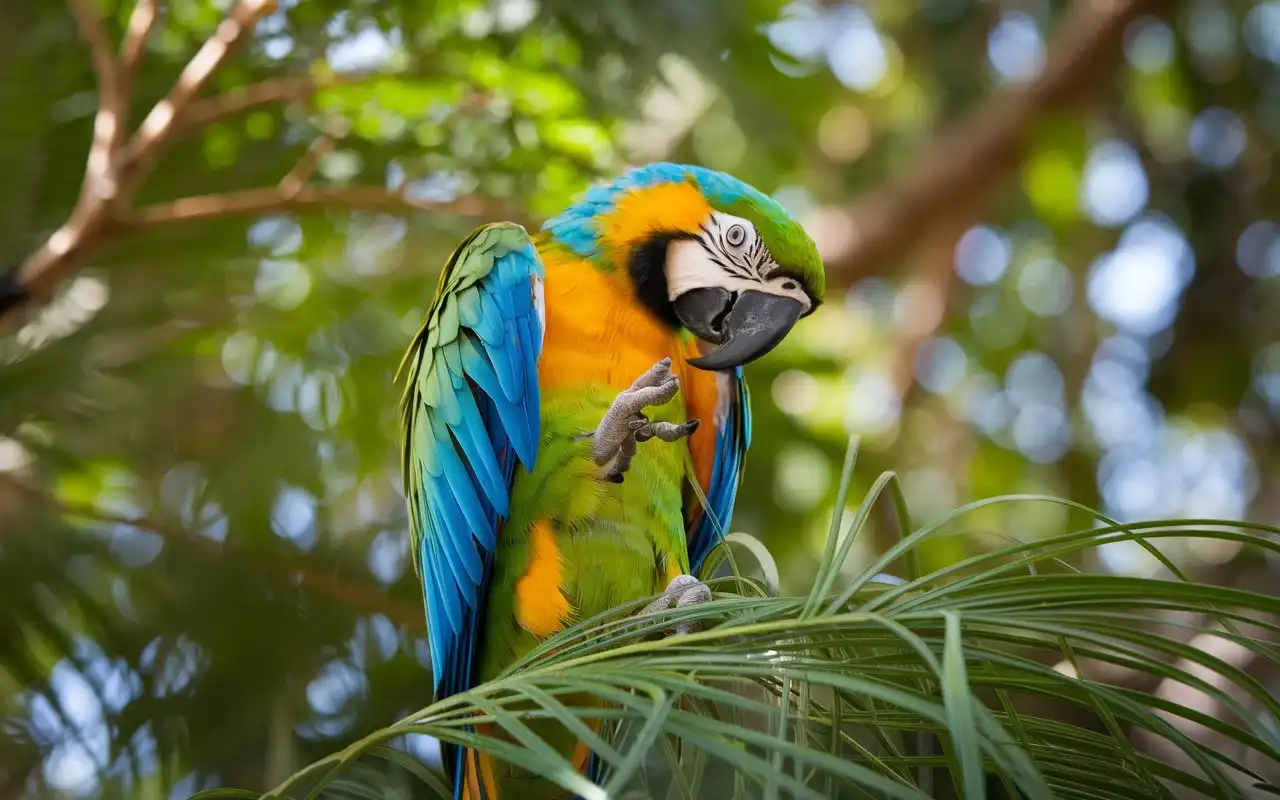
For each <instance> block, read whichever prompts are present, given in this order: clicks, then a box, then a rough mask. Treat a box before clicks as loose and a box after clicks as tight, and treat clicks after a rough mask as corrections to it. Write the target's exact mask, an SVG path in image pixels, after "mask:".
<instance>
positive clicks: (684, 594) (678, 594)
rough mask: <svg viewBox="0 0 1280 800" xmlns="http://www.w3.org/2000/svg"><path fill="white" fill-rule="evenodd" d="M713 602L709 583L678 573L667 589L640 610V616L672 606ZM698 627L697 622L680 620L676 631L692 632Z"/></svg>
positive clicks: (680, 632) (678, 632) (677, 633)
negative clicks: (708, 586)
mask: <svg viewBox="0 0 1280 800" xmlns="http://www.w3.org/2000/svg"><path fill="white" fill-rule="evenodd" d="M710 602H711V590H710V589H708V588H707V585H706V584H705V583H703V582H702V581H700V580H698V579H697V578H695V577H693V576H692V575H677V576H675V577H674V578H672V579H671V582H670V583H668V584H667V590H666V591H665V592H664V593H663V594H662V596H661V597H659V598H658V599H657V600H654V601H653V602H652V603H650V604H649V605H647V606H645V607H644V609H643V610H641V612H640V616H642V617H646V616H649V615H650V614H656V613H658V612H659V611H666V610H667V609H669V608H671V607H673V606H674V607H675V608H681V607H683V606H692V605H697V604H699V603H710ZM696 629H697V623H696V622H679V623H676V629H675V633H674V634H673V635H675V636H679V635H681V634H685V633H692V632H693V631H694V630H696Z"/></svg>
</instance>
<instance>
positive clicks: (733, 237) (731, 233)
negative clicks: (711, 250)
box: [724, 225, 747, 247]
mask: <svg viewBox="0 0 1280 800" xmlns="http://www.w3.org/2000/svg"><path fill="white" fill-rule="evenodd" d="M724 240H725V241H726V242H728V243H729V246H730V247H742V245H743V243H745V242H746V241H747V229H746V228H744V227H742V226H741V225H731V226H729V230H727V231H725V234H724Z"/></svg>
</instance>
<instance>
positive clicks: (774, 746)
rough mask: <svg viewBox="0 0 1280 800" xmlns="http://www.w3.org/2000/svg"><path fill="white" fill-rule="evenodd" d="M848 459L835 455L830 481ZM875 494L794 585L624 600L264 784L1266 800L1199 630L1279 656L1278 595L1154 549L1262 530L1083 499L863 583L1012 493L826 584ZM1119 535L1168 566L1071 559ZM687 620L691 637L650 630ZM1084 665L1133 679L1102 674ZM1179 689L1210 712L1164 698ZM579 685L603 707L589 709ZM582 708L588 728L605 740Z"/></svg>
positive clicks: (1258, 690)
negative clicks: (918, 569)
mask: <svg viewBox="0 0 1280 800" xmlns="http://www.w3.org/2000/svg"><path fill="white" fill-rule="evenodd" d="M852 465H853V458H852V452H851V454H850V458H849V459H848V460H847V462H846V465H845V466H846V468H845V473H844V477H843V485H844V487H845V488H847V485H848V483H849V479H850V475H851V473H852ZM886 491H888V492H889V493H890V494H891V495H892V497H893V499H894V502H895V506H896V508H897V509H898V516H899V522H900V523H901V524H902V526H903V530H911V528H910V526H909V523H908V520H907V517H906V513H905V506H904V505H903V503H902V500H901V493H900V491H899V490H898V488H897V481H896V478H895V477H894V476H893V475H892V474H886V475H885V476H883V477H882V478H881V479H880V480H879V481H878V482H877V483H876V484H875V486H874V488H873V490H872V492H871V493H870V494H869V495H868V496H867V497H866V498H865V499H864V500H863V502H862V504H861V506H860V507H859V509H858V512H857V514H855V515H854V517H853V519H852V522H851V529H850V530H848V531H845V532H843V533H844V535H843V536H841V535H840V534H841V533H842V532H841V531H839V530H838V527H839V526H838V525H836V526H833V530H832V535H831V537H830V541H829V546H828V547H827V550H826V553H825V557H824V559H823V561H822V564H821V566H820V569H819V571H818V575H817V576H816V579H815V581H814V586H813V590H812V591H811V592H810V593H809V594H808V595H807V596H796V597H777V596H768V595H767V594H766V593H765V592H764V590H763V589H761V588H760V586H759V585H758V584H756V583H755V582H753V581H750V580H748V579H745V578H741V577H739V576H737V575H736V574H735V575H733V576H730V577H726V578H719V579H716V580H713V581H712V583H713V588H716V589H717V590H718V591H717V596H716V599H715V600H714V601H713V602H712V603H710V604H707V605H702V606H694V607H684V608H680V609H674V610H672V611H669V612H666V613H664V614H663V615H662V616H660V617H657V616H655V617H648V618H644V619H636V618H634V617H633V616H632V615H633V614H635V612H636V611H637V609H639V608H640V607H641V606H642V605H643V601H639V602H637V603H635V604H634V605H633V606H629V607H624V608H620V609H617V610H616V611H614V612H611V613H610V614H608V615H604V616H602V617H599V618H595V619H591V620H587V621H585V622H583V623H581V624H579V625H577V626H575V627H574V628H572V629H570V630H568V631H565V632H563V633H562V634H560V635H558V636H556V637H554V638H553V639H551V640H550V641H548V642H546V643H545V645H544V646H543V647H541V648H540V649H538V650H537V651H536V652H534V653H532V654H531V655H530V656H529V657H527V658H526V659H524V660H523V661H521V662H520V663H518V664H516V665H514V666H513V667H511V668H510V669H509V670H508V671H507V672H506V673H505V674H503V675H502V676H500V677H499V678H498V679H496V680H494V681H492V682H489V683H486V684H484V685H482V686H479V687H476V688H475V689H473V690H471V691H469V692H466V693H464V694H460V695H457V696H455V697H451V698H448V699H447V700H444V701H442V702H439V703H436V704H434V705H432V706H430V707H428V708H425V709H423V710H421V711H419V712H417V713H415V714H412V715H410V716H408V717H406V718H405V719H403V720H401V721H399V722H397V723H396V724H394V725H391V726H389V727H387V728H385V729H382V730H380V731H378V732H376V733H374V734H372V735H370V736H368V737H366V738H364V739H363V740H361V741H359V742H357V743H355V744H354V745H352V746H350V747H348V748H346V749H345V750H342V751H341V752H338V753H335V754H333V755H331V756H330V757H328V758H326V759H324V760H322V761H320V762H317V763H315V764H313V765H311V766H310V767H308V768H307V769H306V770H304V771H302V772H301V773H298V774H297V775H294V776H293V777H291V778H290V779H289V780H287V781H286V782H285V783H283V784H282V785H280V786H279V787H277V788H276V789H275V790H273V792H271V793H270V794H271V795H272V796H279V797H304V796H318V795H319V794H320V793H325V792H337V793H338V794H350V793H351V791H352V779H351V777H350V775H351V773H350V768H352V767H354V766H355V762H356V760H357V759H358V758H360V757H361V756H367V755H373V756H381V757H382V758H383V759H386V760H390V761H392V762H393V763H398V764H399V765H400V766H401V767H403V768H404V770H405V771H407V772H409V773H410V774H416V775H419V776H420V777H421V779H422V781H423V783H424V785H425V786H426V787H428V788H429V789H432V790H434V791H435V792H436V793H445V792H446V791H447V790H446V787H445V784H444V781H442V780H441V778H440V777H439V776H437V775H435V774H433V773H431V772H429V771H427V770H426V769H425V768H424V767H423V766H422V765H421V764H419V763H418V762H417V761H415V760H414V759H413V758H411V757H410V756H408V755H407V754H406V753H404V752H402V751H401V750H400V749H397V748H398V743H399V742H401V741H402V740H403V739H404V737H406V736H407V735H411V734H425V735H428V736H432V737H435V738H437V739H439V740H440V741H442V742H449V743H453V744H458V745H463V746H466V747H471V748H475V749H478V750H481V751H484V752H487V753H490V754H492V755H494V756H495V757H497V758H500V759H504V760H508V761H511V762H513V763H515V764H518V765H520V766H522V767H524V768H526V769H529V770H532V771H535V772H537V773H539V774H541V775H544V776H546V777H547V778H549V779H551V780H553V781H555V782H557V783H558V784H559V785H561V786H563V787H564V788H565V789H566V790H569V791H571V792H574V793H576V794H577V795H579V796H581V797H584V798H604V797H621V796H626V795H624V792H626V791H627V790H632V791H635V792H637V794H635V795H634V796H637V797H640V796H644V797H673V798H696V797H700V796H714V797H725V796H729V795H728V794H727V793H726V789H725V788H724V787H725V785H726V784H722V783H717V784H716V786H715V787H714V791H712V790H711V788H709V787H708V784H707V776H708V775H709V774H710V771H711V770H712V769H716V768H719V769H722V770H724V769H727V770H728V772H727V773H726V774H727V775H729V776H731V777H729V778H727V780H729V781H730V783H732V784H733V786H734V790H733V792H732V795H733V796H735V797H758V796H763V797H767V798H774V797H784V796H785V797H797V798H815V799H817V798H825V797H884V798H903V799H904V800H905V799H907V798H929V797H937V796H958V797H964V798H983V797H986V796H987V794H988V792H989V791H992V790H993V789H992V787H996V786H999V787H1000V789H999V791H1002V792H1004V793H1005V795H1006V796H1010V797H1030V798H1041V797H1067V798H1070V797H1079V798H1113V797H1114V798H1121V797H1123V798H1133V797H1143V798H1145V797H1184V796H1196V795H1202V796H1209V797H1223V798H1234V797H1241V798H1243V797H1252V796H1257V793H1258V792H1260V791H1261V792H1270V793H1276V789H1275V780H1276V777H1277V775H1280V725H1278V724H1277V721H1278V720H1280V701H1277V699H1276V698H1275V696H1274V695H1273V693H1272V692H1271V691H1269V690H1268V688H1267V687H1266V686H1264V685H1263V683H1262V682H1260V681H1259V680H1258V679H1256V678H1255V677H1253V673H1252V672H1251V671H1249V670H1246V669H1244V668H1242V667H1241V666H1240V663H1241V660H1240V659H1238V658H1237V659H1228V658H1224V657H1223V656H1222V655H1221V654H1220V651H1221V649H1222V648H1220V647H1212V646H1206V645H1205V644H1204V643H1206V642H1209V643H1216V644H1224V645H1230V649H1231V650H1232V651H1233V652H1236V653H1243V654H1245V655H1247V657H1248V660H1249V661H1251V662H1253V663H1255V664H1260V665H1261V664H1265V665H1274V664H1276V663H1277V661H1278V658H1280V647H1278V646H1277V645H1278V643H1280V639H1278V637H1277V635H1276V634H1277V631H1280V626H1278V625H1277V622H1276V620H1277V619H1280V599H1277V598H1274V597H1270V596H1267V595H1264V594H1260V593H1256V592H1250V591H1245V590H1241V589H1233V588H1226V587H1220V586H1212V585H1207V584H1203V583H1197V582H1195V581H1193V580H1190V579H1188V578H1187V577H1186V576H1184V575H1182V574H1181V573H1180V572H1179V571H1178V570H1177V568H1176V567H1175V566H1174V565H1173V564H1172V563H1170V562H1169V561H1168V560H1167V559H1165V558H1164V557H1163V556H1162V555H1160V552H1161V551H1160V547H1159V546H1160V544H1161V543H1162V541H1166V540H1169V539H1171V538H1174V537H1177V538H1180V539H1184V540H1186V539H1191V540H1195V539H1200V540H1218V541H1229V542H1234V543H1238V544H1239V545H1241V546H1243V547H1246V548H1250V549H1253V550H1255V551H1257V552H1258V553H1259V554H1263V555H1267V556H1274V555H1276V554H1278V553H1280V544H1277V540H1276V534H1277V533H1280V531H1278V530H1276V529H1273V528H1269V527H1266V526H1261V525H1251V524H1247V523H1226V522H1222V521H1215V520H1170V521H1160V522H1152V523H1143V524H1139V525H1129V526H1123V525H1120V524H1117V523H1115V522H1113V521H1111V520H1107V519H1105V518H1103V517H1101V516H1099V515H1096V514H1092V513H1091V512H1088V513H1090V514H1091V516H1092V518H1093V519H1094V520H1095V524H1094V525H1092V526H1091V527H1089V528H1086V529H1082V530H1078V531H1072V532H1067V533H1063V534H1061V535H1059V536H1055V537H1052V538H1049V539H1044V540H1040V541H1036V542H1024V543H1017V544H1012V545H1010V546H1008V547H1005V548H1003V549H1001V550H999V551H996V552H992V553H987V554H984V555H980V556H975V557H973V558H969V559H967V560H965V561H962V562H960V563H957V564H954V565H952V566H949V567H946V568H944V569H939V570H936V571H934V572H931V573H928V574H916V573H915V572H914V569H915V568H914V567H910V566H909V567H908V569H909V572H910V574H908V575H907V576H906V579H905V580H904V581H902V582H895V583H885V582H883V581H880V580H876V579H875V578H876V576H877V575H878V574H880V573H882V572H883V571H884V570H885V569H886V568H887V567H888V566H889V565H890V564H893V563H895V562H899V561H900V560H903V559H905V562H903V563H907V564H908V565H911V564H913V563H914V560H913V559H912V558H911V556H912V555H913V554H914V553H915V552H916V550H917V549H918V548H919V546H920V545H921V543H922V542H924V541H926V540H927V539H929V538H930V537H934V536H940V535H943V534H944V530H945V529H946V528H947V526H951V525H954V524H955V523H956V522H958V521H961V520H962V519H963V518H964V517H965V516H966V515H967V514H970V513H972V512H974V511H976V510H978V509H980V508H982V507H983V506H986V505H990V504H992V503H1013V502H1021V503H1064V502H1065V501H1062V500H1057V499H1054V498H1049V497H1033V496H1010V497H1002V498H995V499H990V500H985V501H982V502H980V503H975V504H972V505H969V506H965V507H963V508H961V509H958V510H956V511H955V512H954V513H952V514H950V515H948V516H947V517H946V518H944V519H942V520H940V521H938V522H935V523H932V524H930V525H927V526H924V527H921V528H918V529H916V530H914V532H912V533H911V534H910V535H908V536H906V537H904V538H903V539H902V541H901V542H900V543H899V544H898V545H896V546H895V547H893V548H891V549H890V550H889V551H888V552H886V553H885V554H884V555H883V556H882V557H881V558H880V559H879V560H878V561H877V562H876V563H873V564H871V565H870V566H869V567H867V568H866V569H863V570H860V571H858V572H857V573H856V574H854V576H853V577H852V579H846V578H842V577H841V576H842V574H844V571H843V570H842V569H841V567H842V565H843V564H844V562H845V561H846V560H847V559H848V557H849V553H850V551H851V548H852V545H853V542H854V541H855V539H856V537H857V534H858V531H859V529H860V528H861V526H862V525H863V524H864V523H865V521H866V520H867V518H868V516H869V514H870V510H871V508H872V506H873V505H874V504H875V502H876V501H877V500H878V499H879V497H880V495H881V494H883V493H884V492H886ZM843 494H844V489H842V495H843ZM1067 505H1070V506H1071V507H1072V508H1074V509H1075V510H1077V511H1083V512H1087V509H1084V508H1082V507H1080V506H1077V505H1074V504H1070V503H1067ZM1122 541H1137V542H1140V543H1141V544H1142V546H1143V547H1145V548H1147V549H1148V551H1149V552H1151V553H1152V554H1153V555H1155V556H1156V557H1157V558H1159V559H1161V560H1162V562H1163V563H1164V564H1165V565H1166V567H1167V569H1168V570H1169V575H1170V577H1169V578H1168V579H1156V578H1135V577H1124V576H1116V575H1096V574H1084V573H1081V572H1078V571H1076V570H1075V569H1074V568H1072V567H1070V566H1068V565H1067V559H1068V558H1070V557H1071V556H1073V555H1076V554H1079V553H1081V552H1082V551H1086V550H1089V549H1092V548H1096V547H1098V546H1100V545H1105V544H1109V543H1113V542H1122ZM681 621H685V622H693V621H696V622H697V623H699V625H700V630H699V631H698V632H695V633H692V634H689V635H684V636H662V635H661V634H662V633H663V632H664V631H666V630H667V629H668V628H670V627H672V626H673V625H674V624H675V623H676V622H681ZM1193 638H1194V639H1195V641H1197V642H1201V644H1200V645H1196V644H1189V643H1188V642H1190V641H1191V640H1192V639H1193ZM1092 665H1102V666H1103V667H1106V668H1107V671H1106V674H1108V675H1114V674H1123V675H1131V676H1139V677H1141V678H1143V680H1141V681H1128V682H1126V681H1121V680H1115V679H1114V678H1113V679H1112V680H1110V681H1109V682H1108V681H1104V680H1101V679H1097V678H1094V677H1091V675H1092V674H1093V673H1094V672H1099V671H1097V670H1094V669H1093V668H1092ZM1099 674H1101V672H1099ZM1161 686H1164V687H1179V688H1181V689H1182V690H1184V691H1182V692H1181V693H1179V692H1168V691H1159V690H1158V687H1161ZM1187 692H1190V693H1192V694H1194V695H1195V696H1196V697H1199V698H1203V699H1205V700H1207V701H1208V703H1209V706H1206V705H1205V704H1204V703H1198V702H1197V703H1192V702H1186V701H1180V700H1178V699H1176V698H1178V697H1181V696H1185V695H1186V693H1187ZM584 695H586V696H589V697H590V698H593V699H596V700H602V701H606V702H607V704H608V705H607V707H605V708H601V707H600V706H599V705H588V704H586V703H584V701H583V699H582V698H583V696H584ZM1205 707H1212V708H1214V709H1217V711H1216V712H1215V713H1212V714H1210V713H1206V711H1205V710H1204V708H1205ZM535 719H555V720H558V721H559V722H560V723H561V724H563V725H565V726H566V727H568V728H570V729H572V730H574V731H575V732H576V733H577V734H578V735H579V736H580V737H581V738H582V739H583V740H584V741H585V742H587V744H588V745H589V746H590V747H591V749H592V751H593V752H594V753H595V754H596V755H597V756H598V757H599V758H600V759H602V760H603V762H604V763H605V764H607V765H608V775H607V779H606V781H605V783H604V786H603V787H596V786H594V785H592V784H590V783H589V782H587V781H586V780H585V779H584V778H583V777H582V776H580V775H579V774H578V773H577V772H575V771H574V769H573V768H572V767H571V765H570V764H569V763H568V761H566V760H565V759H564V758H563V757H562V756H560V755H559V754H557V753H556V752H555V751H554V750H553V749H552V748H550V747H549V746H548V745H547V744H546V743H544V742H542V741H540V740H539V739H538V738H537V737H536V736H534V735H533V734H532V732H531V730H530V728H529V727H528V725H527V723H528V722H529V721H530V720H535ZM586 720H605V721H606V722H607V724H606V725H605V730H606V731H608V732H609V735H601V736H597V735H596V734H595V733H594V732H593V731H592V729H591V728H590V727H589V726H588V725H587V724H586V722H585V721H586ZM478 723H482V724H485V725H486V726H487V727H486V728H485V730H487V731H488V733H481V732H478V731H479V729H477V728H476V727H475V726H476V725H477V724H478ZM1202 732H1209V733H1211V734H1212V735H1213V738H1212V740H1210V739H1208V738H1207V737H1205V736H1203V735H1201V733H1202ZM1210 741H1214V742H1219V743H1220V744H1219V746H1212V745H1211V744H1210V743H1209V742H1210ZM1153 742H1154V743H1155V745H1153V744H1152V743H1153ZM1157 746H1158V749H1155V748H1157ZM657 759H660V760H661V762H662V763H659V764H657V766H658V767H659V768H657V769H655V760H657ZM663 763H665V768H661V767H662V764H663ZM339 781H340V782H339ZM209 795H210V796H215V795H216V796H232V795H229V794H225V793H220V792H212V793H209ZM236 796H241V795H236ZM243 796H248V795H243ZM335 796H336V795H335Z"/></svg>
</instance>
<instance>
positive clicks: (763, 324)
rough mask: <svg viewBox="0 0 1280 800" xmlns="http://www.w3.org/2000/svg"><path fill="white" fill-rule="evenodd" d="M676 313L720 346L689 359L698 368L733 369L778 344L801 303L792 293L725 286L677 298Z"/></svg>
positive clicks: (699, 334)
mask: <svg viewBox="0 0 1280 800" xmlns="http://www.w3.org/2000/svg"><path fill="white" fill-rule="evenodd" d="M675 311H676V316H677V317H679V318H680V321H681V322H682V323H684V326H685V327H686V328H688V329H689V330H691V331H693V333H694V335H695V336H697V337H698V338H699V339H702V340H703V341H707V342H711V343H712V344H716V345H719V346H718V347H717V348H716V349H715V350H714V351H712V352H710V353H708V354H707V355H705V356H700V357H698V358H691V359H689V363H690V364H692V365H693V366H695V367H697V368H698V369H705V370H722V369H732V368H733V367H738V366H741V365H743V364H746V363H748V362H751V361H755V360H756V359H757V358H759V357H760V356H763V355H764V354H765V353H768V352H769V351H770V350H772V349H773V348H775V347H777V346H778V343H779V342H781V341H782V340H783V339H784V338H785V337H786V335H787V334H788V333H789V332H790V331H791V328H792V327H794V326H795V324H796V320H798V319H800V317H801V315H803V314H804V311H805V307H804V304H803V303H801V302H800V301H798V300H793V299H792V298H790V297H779V296H778V295H776V294H767V293H765V292H753V291H746V292H742V293H740V294H737V295H734V294H732V293H730V292H729V291H727V290H725V289H720V288H707V289H694V290H693V291H690V292H686V293H684V294H682V295H680V296H679V297H677V298H676V301H675Z"/></svg>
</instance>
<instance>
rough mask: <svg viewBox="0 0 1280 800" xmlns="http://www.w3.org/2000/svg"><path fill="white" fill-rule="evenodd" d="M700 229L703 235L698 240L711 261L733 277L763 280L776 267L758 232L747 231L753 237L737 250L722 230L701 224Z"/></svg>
mask: <svg viewBox="0 0 1280 800" xmlns="http://www.w3.org/2000/svg"><path fill="white" fill-rule="evenodd" d="M702 231H703V236H702V238H701V239H700V240H699V241H700V242H701V243H702V248H703V249H704V250H706V251H707V255H708V256H709V257H710V258H711V261H712V262H713V263H714V264H716V266H718V267H720V268H721V269H723V270H724V271H725V272H727V273H729V274H730V275H733V276H734V277H738V278H745V279H746V280H753V281H764V280H765V278H766V276H767V275H768V273H770V272H772V271H773V270H774V268H776V267H777V264H776V263H774V261H773V255H772V254H771V253H770V252H769V248H768V247H766V246H765V243H764V239H762V238H761V237H760V235H759V234H758V233H754V232H752V233H748V236H752V234H753V233H754V237H753V238H752V239H751V240H750V243H749V244H747V246H746V247H745V248H744V249H742V250H741V251H739V248H735V247H733V246H732V245H730V244H729V243H728V240H727V239H726V238H725V231H724V230H721V229H720V228H714V229H711V228H708V227H707V226H706V225H703V226H702Z"/></svg>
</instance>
